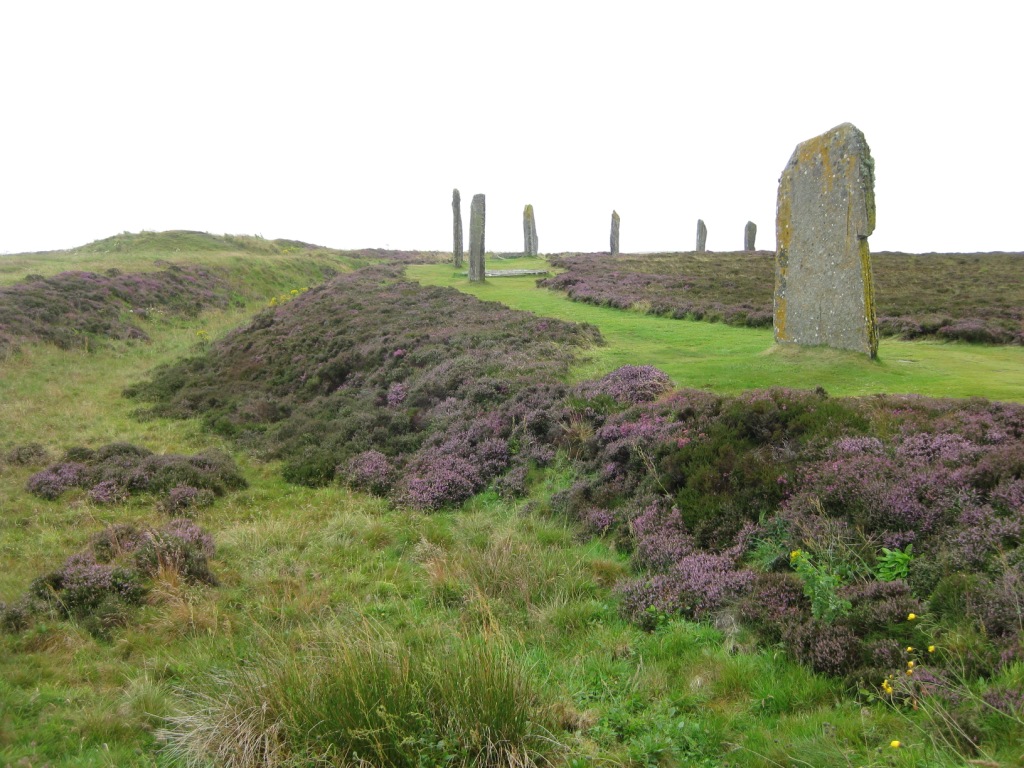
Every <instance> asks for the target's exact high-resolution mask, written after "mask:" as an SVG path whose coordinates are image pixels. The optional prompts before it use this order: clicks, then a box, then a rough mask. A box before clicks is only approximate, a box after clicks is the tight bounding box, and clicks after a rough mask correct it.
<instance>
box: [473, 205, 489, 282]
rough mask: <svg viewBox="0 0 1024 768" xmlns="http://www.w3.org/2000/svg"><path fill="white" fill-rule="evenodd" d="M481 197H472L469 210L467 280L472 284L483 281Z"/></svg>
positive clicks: (483, 210) (482, 210)
mask: <svg viewBox="0 0 1024 768" xmlns="http://www.w3.org/2000/svg"><path fill="white" fill-rule="evenodd" d="M485 213H486V211H485V205H484V196H483V195H473V202H472V204H471V205H470V208H469V280H470V282H473V283H482V282H483V281H484V218H485Z"/></svg>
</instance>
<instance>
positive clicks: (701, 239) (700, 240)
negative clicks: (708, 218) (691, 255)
mask: <svg viewBox="0 0 1024 768" xmlns="http://www.w3.org/2000/svg"><path fill="white" fill-rule="evenodd" d="M707 244H708V228H707V227H705V226H704V219H697V253H704V251H706V250H707Z"/></svg>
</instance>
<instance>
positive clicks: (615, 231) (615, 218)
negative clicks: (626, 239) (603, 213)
mask: <svg viewBox="0 0 1024 768" xmlns="http://www.w3.org/2000/svg"><path fill="white" fill-rule="evenodd" d="M611 249H612V256H618V255H619V214H617V213H616V212H615V211H612V238H611Z"/></svg>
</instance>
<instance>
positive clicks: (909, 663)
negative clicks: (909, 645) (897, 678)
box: [907, 661, 914, 669]
mask: <svg viewBox="0 0 1024 768" xmlns="http://www.w3.org/2000/svg"><path fill="white" fill-rule="evenodd" d="M913 668H914V662H912V661H908V662H907V669H913Z"/></svg>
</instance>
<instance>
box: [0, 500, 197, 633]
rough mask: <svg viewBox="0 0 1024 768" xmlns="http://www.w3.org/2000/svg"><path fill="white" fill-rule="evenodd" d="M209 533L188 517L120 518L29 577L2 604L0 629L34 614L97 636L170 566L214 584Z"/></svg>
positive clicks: (18, 626) (124, 617)
mask: <svg viewBox="0 0 1024 768" xmlns="http://www.w3.org/2000/svg"><path fill="white" fill-rule="evenodd" d="M213 553H214V544H213V538H212V537H211V536H210V535H209V534H208V533H206V532H205V531H203V530H202V529H201V528H199V527H198V526H197V525H196V524H195V523H193V522H192V521H191V520H187V519H182V518H176V519H174V520H171V521H170V522H169V523H167V524H166V525H164V526H163V527H161V528H157V529H148V528H145V529H140V528H137V527H136V526H134V525H130V524H123V523H118V524H114V525H111V526H108V527H107V528H105V529H103V530H102V531H100V532H99V533H97V534H96V535H95V536H93V538H92V539H91V541H90V542H89V545H88V546H87V547H86V548H85V549H83V550H82V551H80V552H78V553H76V554H74V555H71V556H70V557H68V558H67V559H66V560H65V561H64V563H63V565H62V566H61V567H60V568H59V569H57V570H55V571H51V572H50V573H47V574H45V575H43V576H40V577H38V578H36V579H35V580H33V581H32V583H31V585H30V586H29V589H28V591H27V593H26V594H25V595H24V596H23V597H22V598H21V599H20V600H19V601H17V602H16V603H14V604H13V605H9V606H0V629H3V630H4V631H6V632H12V633H13V632H21V631H23V630H24V629H26V628H28V627H29V626H31V624H32V623H33V621H34V620H35V618H36V617H40V616H52V617H56V618H62V619H72V620H74V621H77V622H80V623H81V625H82V626H83V627H84V628H85V629H86V630H87V631H88V632H90V633H91V634H93V635H95V636H96V637H98V638H109V636H110V632H111V631H112V630H113V629H114V628H115V627H118V626H122V625H124V624H126V623H127V622H129V621H130V620H131V617H132V615H133V612H134V608H135V607H136V606H138V605H139V604H140V603H141V602H142V601H143V599H144V598H145V596H146V595H147V593H148V592H149V589H150V583H151V580H152V578H153V577H154V576H157V575H158V574H160V573H161V572H168V571H174V572H175V574H176V578H181V579H182V580H184V581H186V582H195V583H203V584H211V585H213V584H216V583H217V580H216V577H215V576H214V575H213V573H212V572H211V571H210V567H209V558H211V557H212V556H213Z"/></svg>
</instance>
